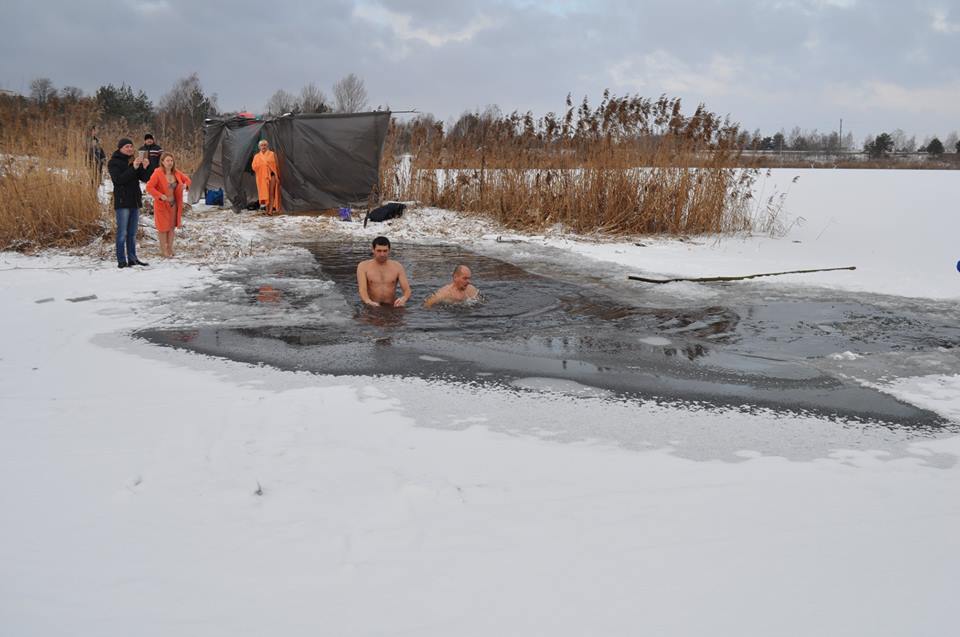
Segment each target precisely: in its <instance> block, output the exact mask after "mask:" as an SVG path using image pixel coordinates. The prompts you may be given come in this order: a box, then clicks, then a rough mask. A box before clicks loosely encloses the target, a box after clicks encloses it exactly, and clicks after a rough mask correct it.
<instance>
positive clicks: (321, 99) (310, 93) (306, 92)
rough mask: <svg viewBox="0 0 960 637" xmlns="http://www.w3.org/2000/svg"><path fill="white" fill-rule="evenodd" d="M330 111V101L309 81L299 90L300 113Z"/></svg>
mask: <svg viewBox="0 0 960 637" xmlns="http://www.w3.org/2000/svg"><path fill="white" fill-rule="evenodd" d="M328 111H330V103H329V100H328V99H327V96H326V95H324V93H323V91H321V90H320V89H319V88H317V85H316V84H314V83H313V82H310V83H309V84H307V85H306V86H304V87H303V89H302V90H301V91H300V112H301V113H326V112H328Z"/></svg>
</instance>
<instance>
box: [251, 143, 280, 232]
mask: <svg viewBox="0 0 960 637" xmlns="http://www.w3.org/2000/svg"><path fill="white" fill-rule="evenodd" d="M257 146H258V148H259V149H260V152H259V153H257V154H256V155H254V156H253V163H252V164H251V168H253V172H254V174H255V175H256V176H257V198H258V199H259V200H260V208H261V209H266V211H267V214H268V215H271V214H274V213H275V212H278V211H279V210H280V171H279V170H278V168H277V155H276V154H275V153H274V152H273V151H272V150H270V144H268V143H267V140H265V139H261V140H260V143H259V144H257Z"/></svg>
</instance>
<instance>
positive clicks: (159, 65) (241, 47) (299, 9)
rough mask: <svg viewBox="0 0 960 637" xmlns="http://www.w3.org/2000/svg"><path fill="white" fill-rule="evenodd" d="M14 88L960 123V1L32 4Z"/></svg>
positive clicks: (15, 54)
mask: <svg viewBox="0 0 960 637" xmlns="http://www.w3.org/2000/svg"><path fill="white" fill-rule="evenodd" d="M5 13H6V15H5V17H6V18H7V20H6V22H7V25H8V29H7V33H6V37H5V38H4V39H3V41H2V42H0V87H2V88H6V89H13V90H20V91H25V90H26V88H27V86H28V85H29V81H30V80H31V79H32V78H34V77H37V76H46V77H50V78H51V79H52V80H53V81H54V83H55V84H56V85H57V86H65V85H75V86H79V87H81V88H82V89H84V90H85V91H87V92H93V91H94V90H95V89H96V88H97V86H100V85H102V84H106V83H114V84H119V83H120V82H126V83H127V84H130V85H132V86H133V87H134V88H136V89H141V88H142V89H143V90H145V91H146V92H147V93H148V94H149V95H150V96H151V98H152V99H154V100H155V101H156V100H157V99H159V98H160V97H161V95H162V94H163V93H164V92H166V91H167V90H168V89H169V88H170V87H171V86H172V85H173V83H174V82H175V81H176V79H177V78H179V77H183V76H185V75H187V74H189V73H191V72H194V71H196V72H198V73H199V75H200V78H201V81H202V82H203V84H204V86H205V88H206V89H207V90H208V91H211V92H215V93H217V94H218V96H219V98H220V104H221V106H222V107H223V108H226V109H240V108H247V109H251V110H254V111H259V110H262V108H263V106H264V104H265V103H266V101H267V99H268V98H269V97H270V95H271V94H272V93H273V92H274V91H275V90H277V89H279V88H283V89H286V90H288V91H291V92H296V91H298V90H299V89H300V87H302V86H303V85H304V84H306V83H307V82H316V83H317V84H318V85H319V86H321V87H323V88H324V89H325V90H326V91H327V92H329V91H330V87H331V86H332V84H333V83H334V82H335V81H336V80H337V79H339V78H340V77H342V76H344V75H346V74H347V73H350V72H353V73H357V74H358V75H359V76H360V77H362V78H363V79H364V80H365V82H366V84H367V88H368V92H369V94H370V98H371V103H372V104H373V105H376V104H384V105H386V104H389V105H390V106H391V107H393V108H407V107H416V108H419V109H421V110H423V111H428V112H433V113H435V114H436V115H438V116H440V117H441V118H448V117H455V116H456V115H458V114H459V113H460V112H461V111H463V110H465V109H472V108H476V107H484V106H486V105H488V104H498V105H500V106H501V107H502V108H503V110H505V111H511V110H514V109H516V110H528V109H532V110H533V111H534V112H536V113H538V114H539V113H544V112H546V111H548V110H555V111H558V110H560V109H562V108H563V100H564V97H565V95H566V94H567V92H572V93H573V95H574V99H575V100H579V99H580V98H581V97H582V96H583V95H589V96H590V97H591V99H592V100H593V101H597V100H598V99H599V97H600V94H601V92H602V90H603V89H604V88H607V87H609V88H610V89H611V90H613V91H614V92H617V93H619V94H624V93H628V92H629V93H634V92H638V93H641V94H644V95H648V96H657V95H659V94H661V93H668V94H671V95H679V96H680V97H682V98H684V101H685V102H687V103H688V105H689V106H690V107H691V108H692V107H693V106H694V105H695V104H696V103H697V102H705V103H706V105H707V106H708V108H710V109H712V110H714V111H717V112H720V113H724V114H725V113H729V114H730V115H731V117H732V118H733V119H735V120H737V121H740V122H741V123H742V124H744V125H745V126H746V127H748V128H751V129H752V128H756V127H759V128H761V129H763V130H764V131H771V132H772V131H774V130H776V129H779V128H780V127H785V128H788V129H789V128H790V127H792V126H795V125H796V126H801V127H803V128H819V129H821V130H827V129H831V128H834V127H835V126H836V124H837V122H838V120H839V118H840V117H843V118H844V127H845V129H847V130H853V131H854V132H855V133H856V134H858V135H863V134H866V133H868V132H879V131H881V130H891V129H894V128H902V129H904V130H907V131H911V132H915V133H916V134H918V135H920V136H923V135H925V134H929V133H939V134H940V135H941V136H943V135H946V134H947V133H948V132H949V131H952V130H956V129H958V128H960V109H956V108H955V107H954V106H953V105H955V104H957V103H960V70H958V67H957V65H956V64H954V63H953V60H955V59H957V58H958V57H960V8H958V7H957V6H956V2H955V1H954V2H937V1H931V2H917V3H903V2H866V1H865V0H861V1H857V0H731V1H728V2H720V1H712V2H694V1H692V0H672V1H653V2H645V3H640V4H638V3H635V2H632V1H628V0H608V1H606V2H582V1H577V0H544V1H539V2H532V1H528V0H514V1H506V0H502V1H500V2H489V1H487V2H479V1H472V0H468V1H464V2H455V3H450V2H435V1H433V0H412V1H401V0H379V1H374V0H358V1H356V2H351V1H348V0H341V1H330V0H324V1H321V2H317V3H314V4H312V5H304V4H301V3H299V2H293V1H291V0H275V1H274V2H270V3H263V2H262V1H257V2H253V1H251V0H237V1H234V2H230V3H226V2H212V3H192V2H186V1H185V0H92V2H86V3H83V6H78V3H69V2H65V1H63V0H46V1H45V2H43V3H40V2H20V1H16V2H15V5H14V6H13V7H12V8H11V9H8V10H6V12H5Z"/></svg>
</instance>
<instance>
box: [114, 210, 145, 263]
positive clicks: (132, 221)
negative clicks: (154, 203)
mask: <svg viewBox="0 0 960 637" xmlns="http://www.w3.org/2000/svg"><path fill="white" fill-rule="evenodd" d="M139 220H140V209H139V208H117V263H122V264H123V265H126V264H127V263H130V262H132V261H136V260H137V222H138V221H139ZM124 249H126V250H124Z"/></svg>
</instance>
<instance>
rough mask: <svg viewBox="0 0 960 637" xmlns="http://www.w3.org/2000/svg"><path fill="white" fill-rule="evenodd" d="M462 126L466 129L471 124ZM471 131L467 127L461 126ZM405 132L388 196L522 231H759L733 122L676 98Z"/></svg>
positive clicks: (487, 117) (391, 152) (607, 102)
mask: <svg viewBox="0 0 960 637" xmlns="http://www.w3.org/2000/svg"><path fill="white" fill-rule="evenodd" d="M464 122H466V123H465V124H464ZM462 124H463V125H462ZM411 128H412V130H406V131H403V133H404V138H406V139H409V140H410V142H409V143H410V152H411V159H410V160H409V161H408V162H402V163H399V164H398V163H397V162H396V160H395V157H396V156H397V149H396V148H395V144H396V139H397V138H398V137H399V136H400V135H399V131H398V130H397V127H394V128H392V129H391V131H390V135H389V136H388V142H387V148H386V150H387V152H385V153H384V157H385V163H384V166H383V171H382V175H383V180H382V182H381V193H383V195H384V196H385V197H388V198H396V199H406V200H416V201H420V202H421V203H424V204H427V205H431V206H438V207H443V208H451V209H455V210H460V211H463V212H467V213H476V214H484V215H489V216H492V217H493V218H495V219H496V220H497V221H499V222H500V223H502V224H503V225H505V226H507V227H509V228H512V229H517V230H537V229H542V228H544V227H547V226H554V225H557V224H560V225H562V227H564V228H566V229H569V230H571V231H574V232H578V233H586V232H600V233H608V234H624V235H625V234H699V233H724V232H739V231H748V230H751V229H752V228H753V227H754V222H755V219H754V217H755V213H756V210H755V206H754V202H752V186H753V183H754V180H755V178H756V175H757V171H756V170H753V169H737V168H735V166H736V165H737V164H738V163H739V162H738V157H739V153H738V151H737V150H736V148H735V140H736V135H737V132H738V131H737V128H736V126H734V125H732V124H730V123H729V122H725V121H721V120H720V119H719V118H718V117H717V116H716V115H714V114H712V113H710V112H708V111H706V110H705V109H704V108H703V107H702V106H701V107H699V108H697V110H696V111H695V112H694V114H693V115H691V116H689V117H687V116H684V115H683V114H682V113H681V109H680V101H679V99H668V98H666V97H660V98H659V99H658V100H649V99H645V98H640V97H623V98H618V97H616V96H611V95H609V94H608V93H605V94H604V99H603V101H602V102H601V103H600V104H599V105H598V106H597V107H596V108H591V107H590V106H589V104H588V103H587V102H586V100H585V101H584V102H583V103H581V104H580V105H578V106H574V105H573V104H572V102H571V101H570V99H569V98H568V100H567V109H566V112H565V114H564V115H563V117H558V116H555V115H553V114H548V115H546V116H544V117H543V118H540V119H538V120H535V119H534V118H533V117H532V115H530V114H525V115H521V114H517V113H513V114H511V115H509V116H502V115H499V114H497V113H493V114H491V113H485V114H479V113H478V114H476V115H474V116H473V119H472V120H471V119H470V118H469V117H468V118H466V119H465V118H461V120H460V122H458V124H457V126H455V127H454V129H453V130H451V131H449V132H447V133H446V134H444V132H443V131H442V130H441V129H439V128H437V127H435V126H434V127H432V128H431V127H429V126H420V127H419V128H418V125H417V123H416V122H415V123H414V124H413V125H412V126H411Z"/></svg>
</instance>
